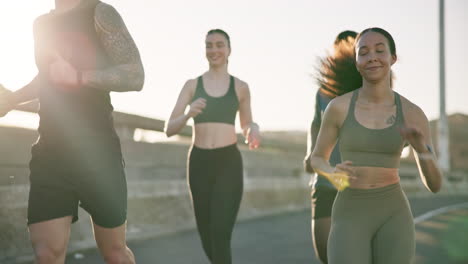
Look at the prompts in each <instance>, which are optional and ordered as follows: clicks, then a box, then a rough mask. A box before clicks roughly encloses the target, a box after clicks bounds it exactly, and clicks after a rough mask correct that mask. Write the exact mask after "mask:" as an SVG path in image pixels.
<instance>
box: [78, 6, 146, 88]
mask: <svg viewBox="0 0 468 264" xmlns="http://www.w3.org/2000/svg"><path fill="white" fill-rule="evenodd" d="M94 21H95V25H96V32H97V34H98V37H99V38H100V40H101V43H102V44H103V47H104V49H105V51H106V52H107V55H108V56H109V57H110V59H111V60H112V62H113V65H114V66H112V67H109V68H106V69H102V70H94V71H83V72H82V77H81V78H82V83H83V84H84V85H86V86H90V87H94V88H96V89H102V90H106V91H115V92H127V91H140V90H141V89H142V88H143V83H144V78H145V74H144V70H143V65H142V62H141V59H140V53H139V51H138V48H137V47H136V45H135V42H134V41H133V39H132V37H131V36H130V33H129V32H128V30H127V27H126V26H125V23H124V21H123V20H122V17H121V16H120V14H119V13H118V12H117V10H115V8H114V7H112V6H110V5H108V4H105V3H100V4H99V5H98V6H96V10H95V14H94Z"/></svg>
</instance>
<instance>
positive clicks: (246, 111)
mask: <svg viewBox="0 0 468 264" xmlns="http://www.w3.org/2000/svg"><path fill="white" fill-rule="evenodd" d="M238 91H239V120H240V125H241V128H242V132H243V135H244V137H245V141H246V143H247V144H249V148H250V149H255V148H258V147H259V145H260V141H261V138H260V127H259V126H258V124H257V123H255V122H254V121H253V118H252V108H251V105H250V90H249V86H248V85H247V83H245V82H243V81H240V85H239V89H238Z"/></svg>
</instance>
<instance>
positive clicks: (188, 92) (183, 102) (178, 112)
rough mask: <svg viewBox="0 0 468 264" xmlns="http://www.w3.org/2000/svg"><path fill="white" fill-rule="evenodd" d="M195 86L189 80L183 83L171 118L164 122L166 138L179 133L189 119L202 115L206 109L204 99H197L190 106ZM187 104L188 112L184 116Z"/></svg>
mask: <svg viewBox="0 0 468 264" xmlns="http://www.w3.org/2000/svg"><path fill="white" fill-rule="evenodd" d="M195 85H196V80H189V81H187V82H186V83H185V85H184V87H183V88H182V90H181V91H180V94H179V98H178V99H177V103H176V105H175V106H174V109H173V110H172V113H171V116H170V117H169V120H168V121H167V122H166V127H165V129H164V130H165V132H166V135H167V136H168V137H170V136H173V135H175V134H177V133H179V132H180V130H182V128H184V126H185V125H186V124H187V121H188V120H189V119H190V118H191V117H195V116H197V115H198V114H200V113H202V111H203V109H204V108H205V107H206V99H204V98H198V99H197V100H195V101H194V102H193V103H192V104H190V101H191V100H192V97H193V94H194V90H195ZM189 104H190V110H189V112H188V113H187V114H185V108H186V107H187V105H189Z"/></svg>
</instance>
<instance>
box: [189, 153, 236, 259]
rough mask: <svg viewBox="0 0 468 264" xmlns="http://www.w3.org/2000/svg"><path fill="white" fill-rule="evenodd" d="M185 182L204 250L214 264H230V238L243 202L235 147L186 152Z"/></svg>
mask: <svg viewBox="0 0 468 264" xmlns="http://www.w3.org/2000/svg"><path fill="white" fill-rule="evenodd" d="M188 181H189V185H190V191H191V195H192V202H193V208H194V211H195V218H196V221H197V228H198V232H199V233H200V238H201V241H202V245H203V249H204V250H205V253H206V255H207V257H208V258H209V259H210V261H211V263H213V264H231V262H232V258H231V234H232V230H233V228H234V224H235V221H236V217H237V212H238V211H239V205H240V202H241V199H242V189H243V173H242V157H241V155H240V152H239V150H238V149H237V145H235V144H234V145H230V146H227V147H222V148H217V149H201V148H197V147H195V146H193V147H192V149H191V151H190V152H189V159H188Z"/></svg>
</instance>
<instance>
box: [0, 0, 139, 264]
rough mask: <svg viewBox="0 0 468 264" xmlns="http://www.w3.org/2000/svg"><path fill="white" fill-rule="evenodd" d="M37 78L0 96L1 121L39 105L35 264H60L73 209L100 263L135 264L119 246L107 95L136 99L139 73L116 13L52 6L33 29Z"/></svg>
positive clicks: (121, 177)
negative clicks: (132, 94)
mask: <svg viewBox="0 0 468 264" xmlns="http://www.w3.org/2000/svg"><path fill="white" fill-rule="evenodd" d="M34 40H35V59H36V65H37V68H38V74H37V76H36V77H35V78H34V79H33V80H32V81H31V82H30V83H29V84H28V85H26V86H25V87H23V88H21V89H19V90H17V91H15V92H10V91H7V90H4V91H3V92H2V93H1V95H0V116H4V115H5V114H6V113H8V112H9V111H10V110H11V109H13V108H14V107H15V106H16V105H18V104H21V103H24V102H27V101H30V100H33V99H35V98H39V102H40V110H39V116H40V124H39V129H38V130H39V135H40V137H39V139H38V140H37V142H36V143H35V144H34V146H33V147H32V151H31V152H32V159H31V162H30V171H31V173H30V182H31V188H30V193H29V203H28V226H29V231H30V238H31V241H32V245H33V248H34V253H35V259H36V263H39V264H42V263H47V264H55V263H64V261H65V255H66V249H67V244H68V240H69V237H70V228H71V223H73V222H75V221H76V220H77V219H78V205H80V206H81V207H82V208H83V209H85V210H86V211H87V212H88V213H89V214H90V215H91V218H92V222H93V228H94V235H95V239H96V242H97V245H98V248H99V250H100V252H101V254H102V255H103V257H104V259H105V261H106V263H135V258H134V256H133V253H132V252H131V250H130V249H129V248H128V247H127V245H126V241H125V233H126V215H127V184H126V179H125V173H124V168H123V164H124V162H123V159H122V154H121V148H120V141H119V138H118V136H117V134H116V132H115V129H114V126H113V120H112V111H113V107H112V104H111V100H110V96H109V93H110V92H111V91H114V92H127V91H139V90H141V89H142V86H143V82H144V71H143V66H142V63H141V60H140V55H139V52H138V49H137V47H136V45H135V43H134V41H133V39H132V37H131V36H130V34H129V32H128V31H127V28H126V26H125V24H124V22H123V20H122V18H121V17H120V15H119V13H118V12H117V11H116V10H115V9H114V8H113V7H112V6H110V5H108V4H105V3H102V2H100V1H98V0H55V9H54V10H52V11H51V12H50V13H48V14H45V15H42V16H40V17H39V18H37V19H36V21H35V23H34Z"/></svg>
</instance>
